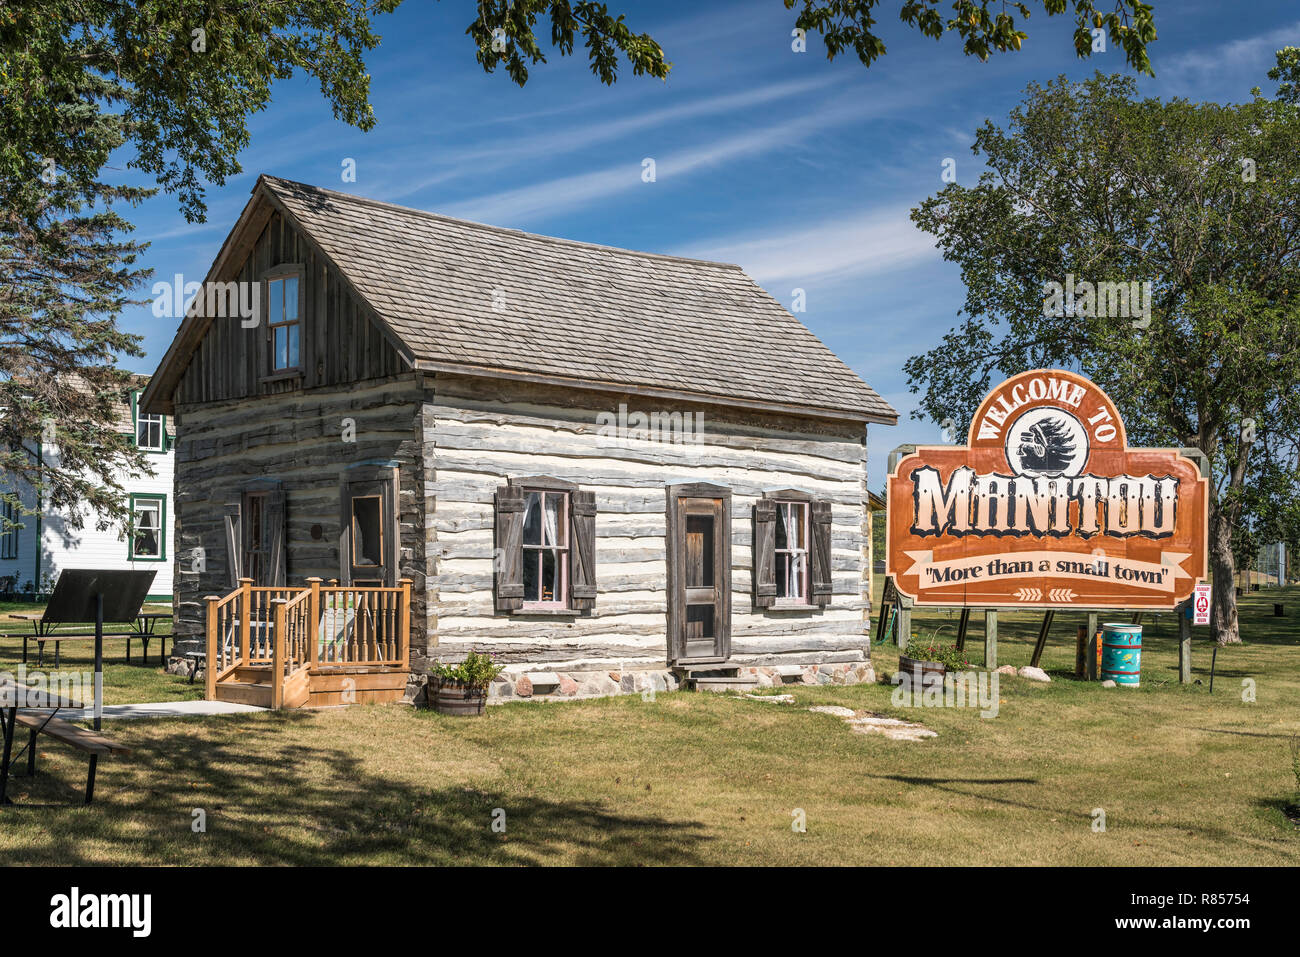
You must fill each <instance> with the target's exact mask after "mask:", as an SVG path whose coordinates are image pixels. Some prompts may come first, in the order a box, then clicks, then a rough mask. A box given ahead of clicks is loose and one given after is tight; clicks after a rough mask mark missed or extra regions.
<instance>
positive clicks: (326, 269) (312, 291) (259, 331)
mask: <svg viewBox="0 0 1300 957" xmlns="http://www.w3.org/2000/svg"><path fill="white" fill-rule="evenodd" d="M288 263H296V264H299V265H301V266H302V268H303V272H302V278H301V282H302V283H303V303H302V314H301V317H300V321H301V322H302V324H303V325H302V332H301V340H300V341H301V346H300V348H301V349H302V353H301V355H302V366H303V379H302V381H301V383H298V382H296V381H294V380H279V381H274V382H263V381H262V379H263V376H265V375H266V373H267V372H268V371H269V368H270V367H269V358H268V353H267V342H266V335H267V327H266V322H265V317H260V318H259V321H258V324H257V326H255V327H251V328H244V327H243V325H242V324H241V322H240V320H239V318H237V317H217V318H214V319H213V320H212V324H211V325H210V326H209V327H208V331H207V333H206V334H205V335H204V337H203V340H202V341H201V342H200V343H199V346H198V349H197V350H195V353H194V356H193V358H192V359H191V360H190V364H189V366H188V367H187V369H186V371H185V374H184V376H183V377H182V378H181V381H180V385H179V388H178V390H177V393H176V402H177V404H179V405H192V404H195V403H203V402H221V401H225V400H228V399H242V398H249V397H252V396H257V395H279V394H285V393H291V392H294V391H296V390H297V389H299V388H307V389H312V388H318V387H328V386H336V385H344V384H346V383H348V382H352V381H356V380H365V379H381V378H385V377H389V376H395V375H399V374H401V373H403V372H404V371H406V369H407V364H406V361H405V360H404V359H403V358H402V356H401V354H400V353H398V351H397V350H396V349H395V348H394V347H393V345H392V343H391V342H390V341H389V340H388V338H387V336H386V335H385V334H384V331H383V329H382V328H381V326H380V325H379V323H378V321H377V320H376V319H375V318H374V317H373V316H372V315H371V314H370V310H369V308H368V307H367V306H366V305H365V304H364V303H360V302H358V301H357V299H356V297H354V296H353V295H352V294H351V293H350V292H349V291H348V289H347V287H346V285H345V283H344V282H343V280H342V278H341V277H340V276H339V275H338V274H337V273H336V272H335V271H334V270H333V269H332V268H331V267H330V266H329V265H328V264H327V263H326V261H325V260H324V258H323V257H322V256H320V255H318V254H317V253H316V252H315V250H314V248H313V247H312V245H311V244H310V243H308V242H307V241H306V240H305V239H303V237H302V236H301V235H299V233H298V231H297V230H296V229H294V228H293V226H292V225H291V224H290V223H288V222H287V221H286V220H285V219H284V217H283V216H281V215H280V214H279V213H274V214H272V216H271V218H270V219H269V220H268V221H267V224H266V226H265V228H264V229H263V230H262V232H261V234H260V235H259V236H258V238H257V240H256V241H255V242H254V243H253V244H252V246H251V248H250V249H249V252H248V255H247V258H246V259H245V260H244V262H243V264H242V266H241V267H240V268H239V271H238V274H237V275H234V276H227V277H222V278H223V279H230V280H237V281H239V282H241V283H255V282H258V281H259V280H260V279H261V277H262V276H263V275H264V274H265V273H266V271H267V270H269V269H271V268H272V267H273V266H279V265H284V264H288ZM262 304H263V305H265V303H264V302H263V303H262Z"/></svg>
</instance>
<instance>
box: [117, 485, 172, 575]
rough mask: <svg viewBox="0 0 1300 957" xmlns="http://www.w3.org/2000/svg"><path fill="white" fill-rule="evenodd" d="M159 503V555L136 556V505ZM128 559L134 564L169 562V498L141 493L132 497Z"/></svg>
mask: <svg viewBox="0 0 1300 957" xmlns="http://www.w3.org/2000/svg"><path fill="white" fill-rule="evenodd" d="M136 502H157V503H158V554H157V555H136V553H135V503H136ZM126 557H127V560H128V561H133V562H165V561H167V496H166V495H163V494H159V493H152V492H141V493H139V494H133V495H132V496H131V527H130V529H129V531H128V532H127V538H126Z"/></svg>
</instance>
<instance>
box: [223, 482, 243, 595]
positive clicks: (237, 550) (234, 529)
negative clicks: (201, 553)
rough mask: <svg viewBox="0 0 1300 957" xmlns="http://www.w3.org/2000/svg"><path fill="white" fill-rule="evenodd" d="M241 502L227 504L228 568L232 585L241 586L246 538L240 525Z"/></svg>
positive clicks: (234, 586)
mask: <svg viewBox="0 0 1300 957" xmlns="http://www.w3.org/2000/svg"><path fill="white" fill-rule="evenodd" d="M240 508H241V506H240V504H239V503H236V504H234V505H227V506H226V514H225V516H224V518H225V526H226V570H227V571H228V572H229V574H230V587H231V588H232V589H234V588H238V587H239V579H240V576H242V575H243V574H244V571H243V569H242V568H241V567H240V566H241V565H242V564H243V561H244V539H243V535H242V531H243V529H242V527H241V525H240V514H239V512H240Z"/></svg>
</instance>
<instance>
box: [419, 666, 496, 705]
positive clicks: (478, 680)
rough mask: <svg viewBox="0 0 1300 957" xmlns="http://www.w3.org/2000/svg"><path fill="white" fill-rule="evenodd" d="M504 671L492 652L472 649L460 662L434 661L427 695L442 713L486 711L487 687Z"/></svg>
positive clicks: (430, 670)
mask: <svg viewBox="0 0 1300 957" xmlns="http://www.w3.org/2000/svg"><path fill="white" fill-rule="evenodd" d="M500 673H501V665H498V664H497V663H496V662H494V661H493V660H492V655H490V654H489V655H481V654H478V653H477V652H474V651H471V652H470V653H469V654H468V655H467V656H466V657H465V660H464V661H462V662H461V663H460V664H456V665H449V664H446V663H445V662H441V661H437V662H434V665H433V667H432V668H430V669H429V684H428V686H427V688H426V689H425V694H426V696H427V697H428V700H429V701H430V702H431V703H432V705H433V710H435V711H437V712H438V713H439V714H457V715H465V716H469V715H476V714H482V713H483V707H484V705H486V704H487V687H488V685H489V684H490V683H491V682H492V679H493V678H495V677H496V676H497V675H499V674H500Z"/></svg>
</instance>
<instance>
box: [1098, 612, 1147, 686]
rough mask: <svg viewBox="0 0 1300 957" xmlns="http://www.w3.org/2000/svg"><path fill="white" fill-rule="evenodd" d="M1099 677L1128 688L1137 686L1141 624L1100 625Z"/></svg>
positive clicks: (1140, 655) (1140, 667) (1140, 651)
mask: <svg viewBox="0 0 1300 957" xmlns="http://www.w3.org/2000/svg"><path fill="white" fill-rule="evenodd" d="M1101 630H1102V635H1101V677H1102V680H1103V681H1104V680H1106V679H1108V678H1109V679H1110V680H1111V681H1113V682H1115V684H1117V685H1124V686H1125V687H1128V688H1136V687H1137V686H1138V674H1139V673H1140V672H1141V671H1142V626H1141V625H1102V626H1101Z"/></svg>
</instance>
